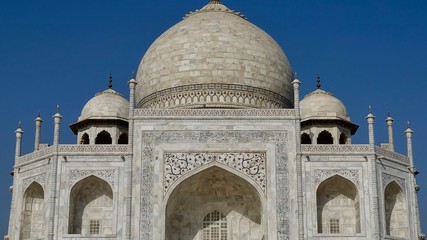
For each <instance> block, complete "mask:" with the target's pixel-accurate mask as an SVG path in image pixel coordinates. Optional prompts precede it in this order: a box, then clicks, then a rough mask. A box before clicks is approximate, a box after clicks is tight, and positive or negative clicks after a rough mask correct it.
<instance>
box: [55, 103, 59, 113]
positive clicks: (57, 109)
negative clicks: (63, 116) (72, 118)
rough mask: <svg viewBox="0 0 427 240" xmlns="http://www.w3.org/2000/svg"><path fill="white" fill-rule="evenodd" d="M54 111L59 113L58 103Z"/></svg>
mask: <svg viewBox="0 0 427 240" xmlns="http://www.w3.org/2000/svg"><path fill="white" fill-rule="evenodd" d="M56 113H59V104H58V105H56Z"/></svg>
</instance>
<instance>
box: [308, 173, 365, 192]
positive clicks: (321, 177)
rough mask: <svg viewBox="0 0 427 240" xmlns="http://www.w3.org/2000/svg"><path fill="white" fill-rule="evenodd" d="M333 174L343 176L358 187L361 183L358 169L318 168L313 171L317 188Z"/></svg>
mask: <svg viewBox="0 0 427 240" xmlns="http://www.w3.org/2000/svg"><path fill="white" fill-rule="evenodd" d="M333 176H339V177H342V178H344V179H346V180H348V181H350V182H352V183H353V184H354V185H355V186H356V187H358V186H359V185H360V184H359V179H360V172H359V170H358V169H316V170H314V173H313V178H314V182H315V183H316V189H317V188H318V187H319V186H320V184H321V183H322V182H324V181H325V180H327V179H329V178H331V177H333Z"/></svg>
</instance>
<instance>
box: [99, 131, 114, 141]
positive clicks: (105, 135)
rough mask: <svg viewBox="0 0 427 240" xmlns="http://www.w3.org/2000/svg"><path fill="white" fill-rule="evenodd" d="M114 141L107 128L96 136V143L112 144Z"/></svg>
mask: <svg viewBox="0 0 427 240" xmlns="http://www.w3.org/2000/svg"><path fill="white" fill-rule="evenodd" d="M112 142H113V139H112V138H111V135H110V134H109V133H108V132H107V131H105V130H103V131H102V132H100V133H98V135H97V136H96V138H95V144H112Z"/></svg>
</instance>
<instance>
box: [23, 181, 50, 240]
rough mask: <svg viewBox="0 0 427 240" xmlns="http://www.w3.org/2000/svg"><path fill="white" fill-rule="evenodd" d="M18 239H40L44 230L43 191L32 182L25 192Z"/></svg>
mask: <svg viewBox="0 0 427 240" xmlns="http://www.w3.org/2000/svg"><path fill="white" fill-rule="evenodd" d="M23 205H24V206H23V209H22V220H21V237H20V239H42V238H43V230H44V225H45V221H44V191H43V188H42V186H41V185H40V184H38V183H36V182H33V183H31V185H30V186H29V187H28V188H27V190H25V193H24V203H23Z"/></svg>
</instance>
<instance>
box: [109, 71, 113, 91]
mask: <svg viewBox="0 0 427 240" xmlns="http://www.w3.org/2000/svg"><path fill="white" fill-rule="evenodd" d="M108 82H109V84H108V88H109V89H112V88H113V75H112V74H111V72H110V76H109V77H108Z"/></svg>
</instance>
